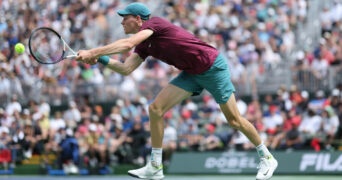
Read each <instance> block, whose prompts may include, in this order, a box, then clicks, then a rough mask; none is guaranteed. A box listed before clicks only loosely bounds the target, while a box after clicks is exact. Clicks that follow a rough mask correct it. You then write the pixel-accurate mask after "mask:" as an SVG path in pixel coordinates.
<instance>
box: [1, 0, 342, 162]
mask: <svg viewBox="0 0 342 180" xmlns="http://www.w3.org/2000/svg"><path fill="white" fill-rule="evenodd" d="M19 2H20V1H18V2H16V1H9V0H2V1H0V7H1V8H0V15H1V16H0V41H1V43H0V73H1V76H0V99H1V102H2V104H1V106H0V123H1V127H0V149H1V150H0V151H1V152H2V153H4V154H5V155H6V153H7V155H8V152H10V156H11V158H10V161H9V162H8V160H4V159H2V155H0V161H1V162H8V163H9V166H10V167H14V166H15V165H16V163H19V162H20V161H22V160H23V159H29V158H30V157H32V155H34V154H39V155H41V156H42V157H43V159H44V157H47V156H48V154H49V153H54V154H57V155H58V161H57V162H56V164H55V165H56V166H58V167H59V168H63V167H65V165H66V163H67V162H69V163H70V164H71V165H76V166H78V167H87V168H95V167H103V166H108V165H115V164H125V163H130V164H139V165H142V164H144V163H145V161H146V159H147V158H148V155H149V152H150V149H151V142H150V134H149V128H150V127H149V118H148V111H147V107H148V104H149V103H150V102H151V101H152V100H153V97H154V96H155V93H157V92H158V90H159V89H160V88H161V87H163V86H164V85H165V84H166V83H167V82H168V81H169V80H170V78H172V77H174V76H175V75H176V74H177V73H178V70H176V69H175V68H173V67H169V66H167V65H165V64H163V63H161V62H160V61H157V60H155V59H153V58H152V57H151V58H150V59H148V60H147V61H146V63H145V64H144V65H143V66H142V67H141V68H139V69H137V70H136V72H134V73H133V74H132V75H130V76H126V77H123V76H121V75H119V74H117V73H115V72H113V71H110V70H109V69H107V68H105V67H104V66H102V65H94V66H90V65H87V64H81V63H78V62H76V61H63V62H60V63H59V64H57V65H53V66H42V65H39V64H38V63H36V62H35V61H33V60H32V58H31V57H30V54H29V52H28V50H26V51H27V52H26V53H24V54H22V55H18V54H16V53H14V51H13V46H14V44H16V43H17V42H24V43H27V39H28V37H29V34H30V32H31V31H32V30H33V29H34V28H36V27H39V26H50V27H52V28H54V29H56V30H57V31H58V32H61V34H62V36H63V37H64V38H65V39H66V41H67V42H70V45H71V46H72V47H73V48H74V49H80V48H91V47H96V46H99V45H103V44H106V43H109V42H111V41H113V40H115V39H116V38H117V37H116V36H115V35H116V34H115V33H112V32H113V29H117V28H116V27H115V22H113V19H115V17H116V16H117V15H116V12H115V11H116V9H117V8H118V7H119V6H120V5H122V4H124V3H127V2H124V1H120V0H106V1H105V0H101V1H57V0H52V1H30V0H25V1H24V3H23V2H20V3H19ZM143 2H146V3H148V2H149V1H148V0H145V1H143ZM162 3H163V4H162V7H164V9H163V12H162V16H164V17H165V18H167V19H169V20H170V21H171V22H173V23H174V24H177V25H179V26H182V27H184V28H186V29H188V30H189V31H191V32H193V33H194V34H195V35H196V36H198V37H200V38H201V39H202V40H203V41H206V42H208V43H210V44H211V45H213V46H215V47H216V48H218V49H219V50H220V52H222V53H223V54H224V55H226V56H227V58H228V59H229V64H230V65H231V74H232V80H233V82H234V84H235V85H236V86H237V87H239V86H240V85H242V84H244V83H245V82H246V81H248V82H249V83H252V84H253V83H255V79H256V78H257V77H258V76H259V75H260V74H262V73H263V72H264V71H265V69H269V68H275V67H276V66H277V64H278V63H280V62H282V61H283V60H284V58H283V57H284V56H286V54H287V53H289V52H292V51H294V50H295V45H296V37H295V30H296V25H297V24H298V23H305V20H306V15H307V8H308V1H306V0H286V1H284V0H247V1H241V0H216V1H206V0H183V1H182V0H180V1H174V0H165V1H163V2H162ZM322 11H323V12H324V14H322V15H321V23H322V27H323V28H322V39H321V41H320V44H319V45H317V48H316V49H315V50H314V51H312V52H311V51H303V52H299V53H298V56H297V61H298V62H299V63H297V64H295V66H294V68H310V69H311V68H312V69H314V70H315V71H314V72H315V74H316V75H317V77H319V78H322V79H324V77H325V76H324V75H325V73H326V72H325V71H326V69H325V68H327V67H329V66H338V65H339V64H340V63H341V60H342V58H341V57H340V56H341V50H342V49H341V48H342V45H341V42H342V41H341V39H342V38H341V37H342V36H341V34H342V33H341V32H342V30H341V28H340V26H341V18H342V15H341V14H342V10H341V4H340V3H338V2H336V4H335V6H334V8H332V9H323V10H322ZM337 12H338V13H337ZM332 14H334V16H332ZM337 14H338V15H339V16H337ZM117 20H118V21H120V18H118V19H117ZM116 25H118V24H116ZM114 56H115V57H116V58H118V59H121V60H124V58H125V57H126V56H127V54H123V55H114ZM299 65H301V66H300V67H299ZM297 78H298V79H299V78H300V77H297ZM84 84H91V85H92V86H95V87H96V88H95V89H94V91H92V92H90V93H89V91H88V90H87V87H88V86H82V85H84ZM254 86H255V84H254V85H252V87H254ZM341 92H342V85H341V84H336V86H335V87H334V89H332V90H329V91H322V90H320V91H317V92H316V93H311V92H310V91H309V90H305V89H300V88H299V87H298V86H291V87H279V89H278V90H276V91H275V92H273V93H269V94H266V95H263V96H259V95H258V97H259V98H255V96H253V97H254V98H253V99H252V101H250V102H247V101H245V100H244V99H243V98H239V96H238V98H237V100H238V106H239V110H240V113H241V114H242V115H243V116H245V117H246V118H247V119H248V120H249V121H250V122H251V123H252V124H253V125H255V127H256V128H257V130H258V131H259V133H260V134H261V136H262V138H263V141H264V142H265V143H266V145H267V146H268V147H270V149H272V150H304V149H305V150H315V151H321V150H341V144H340V143H341V142H340V141H341V139H342V122H341V120H342V96H341V94H342V93H341ZM77 93H81V94H82V95H85V96H80V97H76V96H74V94H77ZM237 93H238V92H237ZM254 93H257V92H256V89H255V88H254ZM92 97H93V98H94V97H95V98H94V99H105V100H106V99H107V100H109V101H113V104H114V105H113V106H112V107H110V112H108V113H106V112H105V111H104V107H103V106H100V105H98V104H96V103H94V102H95V101H94V99H91V98H92ZM109 97H110V98H109ZM63 102H67V106H68V108H67V109H64V110H53V109H52V108H53V107H54V106H56V105H61V104H63ZM164 122H165V123H164V124H165V134H164V136H165V137H164V140H163V149H164V151H163V152H164V160H165V163H167V162H168V161H169V160H170V157H171V156H172V153H173V152H174V151H228V150H237V151H248V150H254V145H252V144H251V143H250V142H249V141H248V139H247V138H246V137H245V136H244V135H243V134H242V133H240V132H238V131H236V130H233V129H232V128H230V127H229V126H228V124H227V123H226V120H225V119H224V116H223V115H222V113H221V112H220V110H219V108H218V105H217V104H216V103H215V101H214V99H213V98H212V97H211V95H210V94H207V93H206V92H203V94H202V95H201V96H199V97H194V98H189V99H187V100H186V101H184V102H183V103H182V104H180V105H178V106H176V107H175V108H173V109H171V110H170V111H169V112H167V113H166V114H165V115H164ZM43 163H47V160H46V161H45V162H43ZM70 164H69V165H70Z"/></svg>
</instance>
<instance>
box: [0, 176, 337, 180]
mask: <svg viewBox="0 0 342 180" xmlns="http://www.w3.org/2000/svg"><path fill="white" fill-rule="evenodd" d="M0 179H3V180H6V179H8V180H61V179H63V180H134V179H135V178H132V177H130V176H128V175H127V176H126V175H118V176H115V175H111V176H0ZM254 179H255V176H253V175H249V176H243V175H167V176H166V177H165V180H254ZM292 179H293V180H341V179H342V176H338V175H336V176H332V175H328V176H323V175H308V176H305V175H286V176H285V175H277V176H274V177H273V178H272V179H271V180H292Z"/></svg>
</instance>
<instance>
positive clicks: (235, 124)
mask: <svg viewBox="0 0 342 180" xmlns="http://www.w3.org/2000/svg"><path fill="white" fill-rule="evenodd" d="M228 124H229V126H230V127H232V128H234V129H238V130H240V129H241V126H242V122H241V119H240V118H239V117H235V118H231V119H229V120H228Z"/></svg>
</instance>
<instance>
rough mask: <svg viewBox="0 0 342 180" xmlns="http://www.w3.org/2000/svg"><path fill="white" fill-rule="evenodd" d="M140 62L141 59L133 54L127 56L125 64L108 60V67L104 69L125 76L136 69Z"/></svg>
mask: <svg viewBox="0 0 342 180" xmlns="http://www.w3.org/2000/svg"><path fill="white" fill-rule="evenodd" d="M142 62H143V59H141V58H140V56H139V55H138V54H137V53H133V54H131V55H130V56H128V58H127V59H126V60H125V62H120V61H119V60H116V59H109V62H108V65H107V66H106V67H108V68H110V69H112V70H113V71H115V72H117V73H120V74H122V75H124V76H126V75H129V74H130V73H131V72H133V71H134V70H135V69H136V68H138V67H139V65H140V64H141V63H142Z"/></svg>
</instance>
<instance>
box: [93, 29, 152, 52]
mask: <svg viewBox="0 0 342 180" xmlns="http://www.w3.org/2000/svg"><path fill="white" fill-rule="evenodd" d="M152 34H153V31H152V30H150V29H145V30H142V31H139V32H138V33H136V34H134V35H132V36H131V37H129V38H124V39H119V40H117V41H115V42H113V43H111V44H108V45H106V46H102V47H98V48H94V49H91V50H89V51H90V53H91V55H92V57H94V58H98V57H100V56H102V55H108V54H117V53H124V52H127V51H130V50H131V49H132V48H134V47H135V46H137V45H138V44H140V43H141V42H143V41H145V40H146V39H147V38H149V37H150V36H151V35H152Z"/></svg>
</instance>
